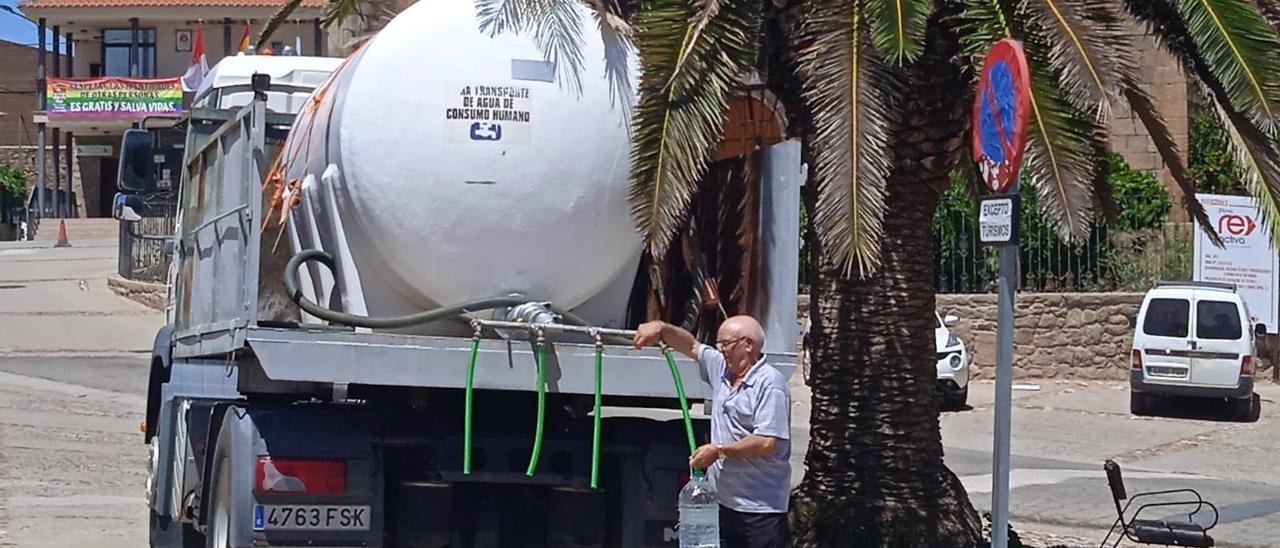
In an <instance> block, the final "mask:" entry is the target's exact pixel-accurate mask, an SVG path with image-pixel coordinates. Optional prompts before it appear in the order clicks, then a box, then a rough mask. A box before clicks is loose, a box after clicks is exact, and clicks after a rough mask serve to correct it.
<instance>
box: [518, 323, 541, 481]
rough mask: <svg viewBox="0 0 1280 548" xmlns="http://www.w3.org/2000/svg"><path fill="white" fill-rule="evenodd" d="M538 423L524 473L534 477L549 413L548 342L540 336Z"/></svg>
mask: <svg viewBox="0 0 1280 548" xmlns="http://www.w3.org/2000/svg"><path fill="white" fill-rule="evenodd" d="M537 362H538V425H537V430H534V433H533V454H531V455H529V469H528V470H525V472H524V475H526V476H529V477H531V478H532V477H533V473H534V472H536V471H537V470H538V456H539V455H541V453H542V426H543V423H544V422H545V421H546V418H547V417H546V415H547V367H546V365H547V343H546V341H544V340H543V339H542V336H541V335H539V336H538V358H537Z"/></svg>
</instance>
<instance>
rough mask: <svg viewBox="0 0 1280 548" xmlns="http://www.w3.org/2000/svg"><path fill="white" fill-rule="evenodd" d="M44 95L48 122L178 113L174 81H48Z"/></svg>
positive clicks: (177, 88)
mask: <svg viewBox="0 0 1280 548" xmlns="http://www.w3.org/2000/svg"><path fill="white" fill-rule="evenodd" d="M45 96H46V98H47V99H48V108H47V109H46V110H45V113H46V114H47V115H48V116H49V119H50V120H54V119H60V120H76V119H91V118H142V117H143V116H165V115H170V116H172V115H179V114H182V82H181V81H180V79H178V78H149V79H148V78H118V77H105V78H50V79H49V82H48V85H47V87H46V91H45Z"/></svg>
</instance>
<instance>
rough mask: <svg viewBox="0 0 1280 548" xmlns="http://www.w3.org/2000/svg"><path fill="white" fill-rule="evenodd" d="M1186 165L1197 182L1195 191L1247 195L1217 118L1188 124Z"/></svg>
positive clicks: (1200, 118)
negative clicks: (1189, 130)
mask: <svg viewBox="0 0 1280 548" xmlns="http://www.w3.org/2000/svg"><path fill="white" fill-rule="evenodd" d="M1189 141H1190V146H1189V147H1188V149H1189V152H1188V158H1187V164H1188V169H1189V170H1190V171H1191V175H1192V176H1193V177H1195V179H1196V190H1199V191H1200V192H1206V193H1209V194H1247V193H1248V189H1246V188H1245V186H1244V183H1243V182H1242V181H1241V180H1240V176H1239V175H1238V174H1239V173H1240V172H1239V170H1238V168H1237V166H1236V162H1235V158H1234V156H1233V154H1232V152H1231V146H1230V143H1229V142H1228V141H1227V132H1226V131H1223V129H1222V125H1221V124H1219V123H1218V118H1217V117H1216V116H1214V115H1213V114H1212V113H1208V112H1206V113H1204V114H1201V115H1199V116H1196V117H1195V119H1194V120H1192V121H1191V135H1190V138H1189Z"/></svg>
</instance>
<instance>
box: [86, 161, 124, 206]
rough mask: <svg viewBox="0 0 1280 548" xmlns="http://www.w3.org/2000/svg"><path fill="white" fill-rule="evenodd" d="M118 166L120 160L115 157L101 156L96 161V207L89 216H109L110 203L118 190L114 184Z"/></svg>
mask: <svg viewBox="0 0 1280 548" xmlns="http://www.w3.org/2000/svg"><path fill="white" fill-rule="evenodd" d="M119 167H120V161H119V159H117V158H101V159H100V160H99V161H98V207H97V208H95V209H96V210H95V211H93V212H92V213H90V214H89V215H88V216H89V217H110V216H111V204H112V202H113V201H114V200H115V197H116V193H117V192H119V191H120V189H119V187H117V186H116V176H117V175H116V170H117V169H118V168H119Z"/></svg>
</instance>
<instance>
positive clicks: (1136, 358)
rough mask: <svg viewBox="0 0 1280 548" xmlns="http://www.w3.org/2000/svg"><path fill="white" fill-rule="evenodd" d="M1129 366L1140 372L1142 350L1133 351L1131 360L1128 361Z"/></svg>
mask: <svg viewBox="0 0 1280 548" xmlns="http://www.w3.org/2000/svg"><path fill="white" fill-rule="evenodd" d="M1129 366H1130V367H1132V368H1133V370H1134V371H1142V350H1140V349H1137V348H1135V349H1133V358H1132V359H1130V360H1129Z"/></svg>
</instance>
